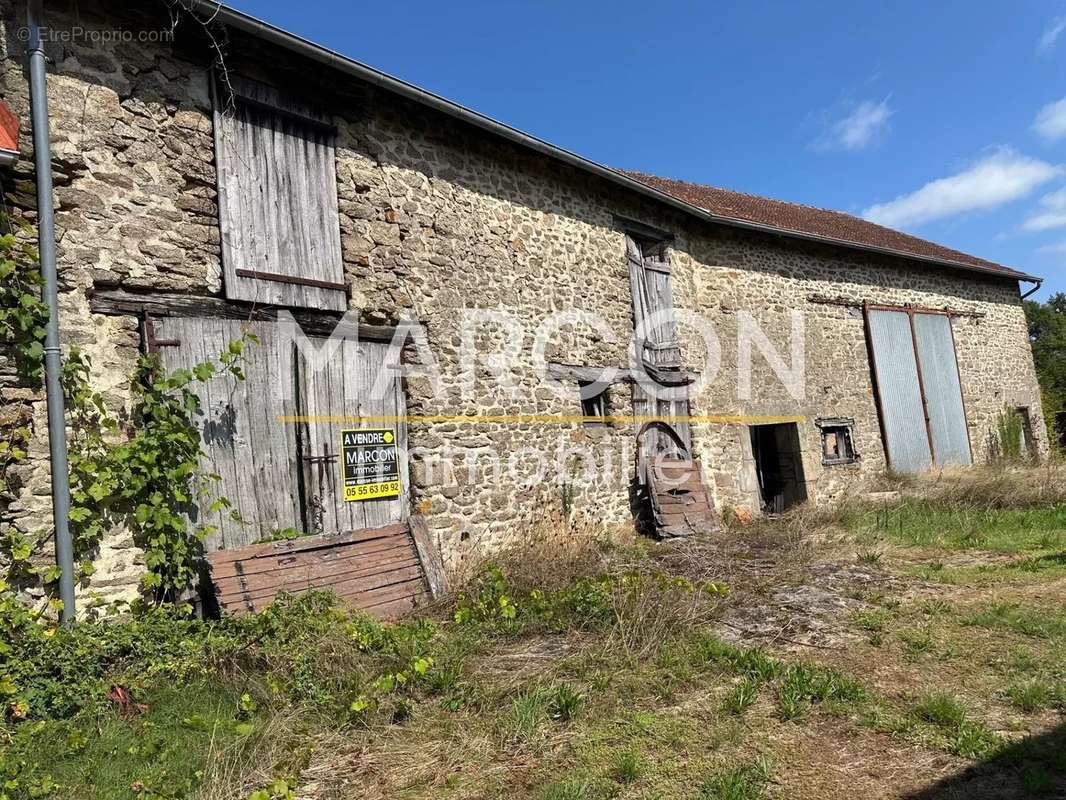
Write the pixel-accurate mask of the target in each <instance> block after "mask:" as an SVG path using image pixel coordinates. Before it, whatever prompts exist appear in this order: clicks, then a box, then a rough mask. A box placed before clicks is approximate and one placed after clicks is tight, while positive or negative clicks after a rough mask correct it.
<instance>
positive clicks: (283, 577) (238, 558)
mask: <svg viewBox="0 0 1066 800" xmlns="http://www.w3.org/2000/svg"><path fill="white" fill-rule="evenodd" d="M207 561H208V565H209V568H210V571H211V582H212V584H213V586H214V589H215V598H216V600H217V601H218V605H219V608H220V609H221V610H222V611H225V612H228V613H233V614H241V613H248V612H253V611H259V610H261V609H263V608H265V607H266V606H268V605H270V603H271V602H273V600H274V598H276V597H277V595H278V594H279V593H280V592H289V593H293V594H296V593H299V592H303V591H307V590H309V589H331V590H332V591H334V592H335V593H336V595H337V597H338V599H339V600H341V601H342V602H343V603H345V604H347V605H350V606H352V607H354V608H359V609H363V610H365V611H367V612H368V613H370V614H373V615H374V616H376V617H379V618H383V619H384V618H388V617H396V616H399V615H401V614H404V613H406V612H408V611H411V610H412V609H414V608H416V607H417V606H418V605H420V604H422V603H425V602H427V601H429V600H430V599H432V598H436V597H440V596H441V595H443V594H444V593H445V591H446V590H447V587H446V584H445V577H444V569H443V565H442V564H441V561H440V554H439V553H438V552H437V550H436V548H435V547H433V546H432V543H431V541H430V538H429V534H428V531H427V530H426V527H425V522H424V521H423V520H422V518H421V517H418V516H415V517H412V518H411V519H410V521H409V522H404V523H396V524H393V525H386V526H383V527H380V528H371V529H366V530H357V531H347V532H345V533H340V534H332V535H329V534H324V535H317V536H305V537H302V538H300V539H291V540H287V541H281V542H268V543H264V544H255V545H250V546H248V547H238V548H234V549H232V550H217V551H215V552H213V553H210V554H208V557H207Z"/></svg>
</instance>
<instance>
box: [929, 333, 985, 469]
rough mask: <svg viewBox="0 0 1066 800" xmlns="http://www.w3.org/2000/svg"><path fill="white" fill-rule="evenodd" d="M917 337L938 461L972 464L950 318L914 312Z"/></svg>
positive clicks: (946, 463) (943, 463) (940, 462)
mask: <svg viewBox="0 0 1066 800" xmlns="http://www.w3.org/2000/svg"><path fill="white" fill-rule="evenodd" d="M914 336H915V342H916V343H917V347H916V351H917V353H918V361H919V365H920V368H921V372H922V384H923V386H924V388H925V401H926V407H927V409H928V411H929V431H930V434H931V436H932V439H933V451H934V455H935V456H936V463H937V464H938V465H940V466H946V465H949V464H955V465H961V466H969V465H970V464H972V463H973V454H972V453H971V451H970V433H969V430H968V429H967V427H966V410H965V408H964V406H963V402H962V381H961V380H960V378H959V364H958V360H957V358H956V356H955V335H954V333H952V330H951V319H950V318H949V317H948V316H947V315H945V314H915V316H914Z"/></svg>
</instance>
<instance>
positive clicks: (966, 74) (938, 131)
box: [233, 0, 1066, 297]
mask: <svg viewBox="0 0 1066 800" xmlns="http://www.w3.org/2000/svg"><path fill="white" fill-rule="evenodd" d="M233 5H234V6H235V7H237V8H239V9H241V10H243V11H247V12H249V13H251V14H253V15H255V16H258V17H260V18H262V19H265V20H267V21H269V22H272V23H274V24H276V25H279V26H281V27H283V28H286V29H288V30H290V31H293V32H294V33H298V34H300V35H302V36H305V37H307V38H308V39H311V40H313V41H315V42H318V43H319V44H323V45H326V46H328V47H331V48H333V49H335V50H338V51H340V52H342V53H344V54H345V55H348V56H350V57H352V58H355V59H358V60H360V61H363V62H365V63H367V64H370V65H371V66H374V67H377V68H378V69H381V70H384V71H385V72H388V73H390V74H392V75H395V76H397V77H400V78H403V79H405V80H408V81H410V82H412V83H415V84H418V85H419V86H422V87H425V88H427V89H429V90H431V91H433V92H436V93H437V94H440V95H443V96H445V97H447V98H449V99H451V100H455V101H457V102H460V103H462V104H463V105H466V106H469V107H471V108H474V109H476V110H477V111H480V112H482V113H484V114H488V115H489V116H492V117H495V118H496V119H499V120H502V121H504V122H507V123H509V124H511V125H514V126H515V127H518V128H520V129H522V130H525V131H528V132H530V133H533V134H535V135H537V136H540V137H541V138H544V139H547V140H548V141H550V142H552V143H554V144H557V145H560V146H562V147H565V148H567V149H570V150H574V151H576V152H578V153H580V154H581V155H584V156H586V157H589V158H591V159H593V160H595V161H599V162H601V163H604V164H609V165H611V166H617V167H625V168H628V169H637V170H642V171H645V172H651V173H655V174H659V175H664V176H668V177H674V178H683V179H686V180H692V181H697V182H701V183H708V184H712V185H716V186H724V187H728V188H730V189H737V190H741V191H747V192H752V193H755V194H763V195H767V196H770V197H777V198H781V199H784V200H792V201H796V202H802V203H809V204H812V205H817V206H824V207H828V208H836V209H840V210H843V211H848V212H851V213H855V214H860V215H866V216H868V217H870V218H871V219H874V220H875V221H878V222H882V223H883V224H887V225H890V226H892V227H897V228H901V229H903V230H907V231H909V232H911V233H914V234H917V235H919V236H922V237H924V238H928V239H932V240H933V241H937V242H941V243H943V244H946V245H949V246H952V247H956V248H958V249H960V250H964V251H966V252H969V253H972V254H974V255H978V256H981V257H984V258H988V259H991V260H993V261H998V262H1000V263H1004V264H1008V265H1010V266H1013V267H1016V268H1018V269H1022V270H1024V271H1026V272H1030V273H1033V274H1036V275H1041V276H1043V277H1045V278H1047V283H1046V284H1045V290H1044V291H1043V292H1042V293H1041V295H1040V296H1041V297H1046V296H1047V295H1048V293H1049V292H1052V291H1066V0H1058V2H1051V0H1024V2H1010V3H1008V2H999V1H998V0H996V1H995V2H982V3H974V2H972V0H968V1H967V2H959V1H957V0H949V1H947V2H937V3H929V2H893V3H874V2H850V3H845V2H838V3H827V2H807V1H806V0H805V2H802V3H796V2H790V3H784V2H780V3H768V2H757V1H752V2H741V1H740V0H736V2H728V3H726V2H717V3H698V2H689V3H681V2H669V1H668V0H660V2H657V3H648V2H639V3H637V2H629V0H625V2H601V1H600V0H584V2H579V1H576V0H572V1H571V2H558V1H557V0H538V1H537V2H532V1H529V2H507V0H496V1H495V2H481V1H480V0H479V1H478V2H471V1H470V0H450V1H449V2H446V3H445V2H433V3H429V2H406V3H397V2H393V3H389V2H380V1H379V2H374V3H365V2H356V3H351V2H341V1H340V0H319V2H316V3H314V4H313V5H312V4H309V3H292V2H280V0H235V2H233Z"/></svg>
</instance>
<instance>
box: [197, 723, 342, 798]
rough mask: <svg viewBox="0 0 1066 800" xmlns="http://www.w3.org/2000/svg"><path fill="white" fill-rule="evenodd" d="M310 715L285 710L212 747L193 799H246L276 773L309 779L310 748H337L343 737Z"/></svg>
mask: <svg viewBox="0 0 1066 800" xmlns="http://www.w3.org/2000/svg"><path fill="white" fill-rule="evenodd" d="M311 720H312V718H311V714H310V713H309V712H306V711H304V710H302V709H299V708H295V709H286V710H285V711H283V712H278V713H275V714H273V715H272V716H271V717H270V718H269V719H268V720H267V722H266V724H265V725H263V726H262V727H261V728H259V730H257V731H256V732H255V733H254V734H252V735H250V736H248V737H246V738H244V739H242V740H240V741H239V742H237V743H236V744H233V745H231V746H228V747H217V748H212V750H211V752H210V755H209V758H208V762H207V768H206V770H205V775H204V780H203V783H202V784H201V785H200V788H199V789H198V790H197V792H196V794H195V795H194V798H195V800H246V798H247V797H248V795H249V794H250V793H251V792H253V791H255V790H257V789H259V788H262V787H263V786H266V785H268V784H269V783H270V782H271V781H272V780H274V779H275V778H279V777H296V776H298V775H299V776H300V778H301V783H304V782H306V781H307V780H309V779H312V778H313V775H309V774H306V768H307V766H308V764H309V762H310V760H311V755H312V753H314V752H316V751H319V750H321V751H324V752H330V751H332V750H337V749H339V746H340V745H341V744H343V743H344V742H345V741H346V740H345V737H343V736H341V735H340V732H339V731H336V730H334V731H330V730H329V729H328V727H326V726H323V725H312V722H311ZM310 730H314V731H315V733H314V734H313V735H312V734H310V733H309V731H310Z"/></svg>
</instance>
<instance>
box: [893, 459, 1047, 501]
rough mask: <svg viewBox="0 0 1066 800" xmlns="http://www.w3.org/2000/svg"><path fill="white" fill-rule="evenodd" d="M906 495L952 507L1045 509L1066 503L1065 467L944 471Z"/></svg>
mask: <svg viewBox="0 0 1066 800" xmlns="http://www.w3.org/2000/svg"><path fill="white" fill-rule="evenodd" d="M904 494H905V496H908V497H914V498H916V499H921V500H923V501H927V502H931V503H937V504H939V505H943V506H946V507H949V508H952V507H955V508H958V507H965V508H979V509H980V508H983V509H988V510H995V509H1015V508H1026V509H1031V508H1043V507H1047V506H1052V505H1059V504H1062V503H1066V466H1064V465H1063V464H1061V463H1059V462H1058V461H1049V462H1047V463H1046V464H1042V465H1039V466H1010V465H991V466H985V467H974V468H969V469H945V470H943V471H942V472H940V473H937V474H936V475H930V476H922V477H918V478H916V479H914V481H913V484H912V486H911V487H909V488H908V489H906V490H905V491H904Z"/></svg>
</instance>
